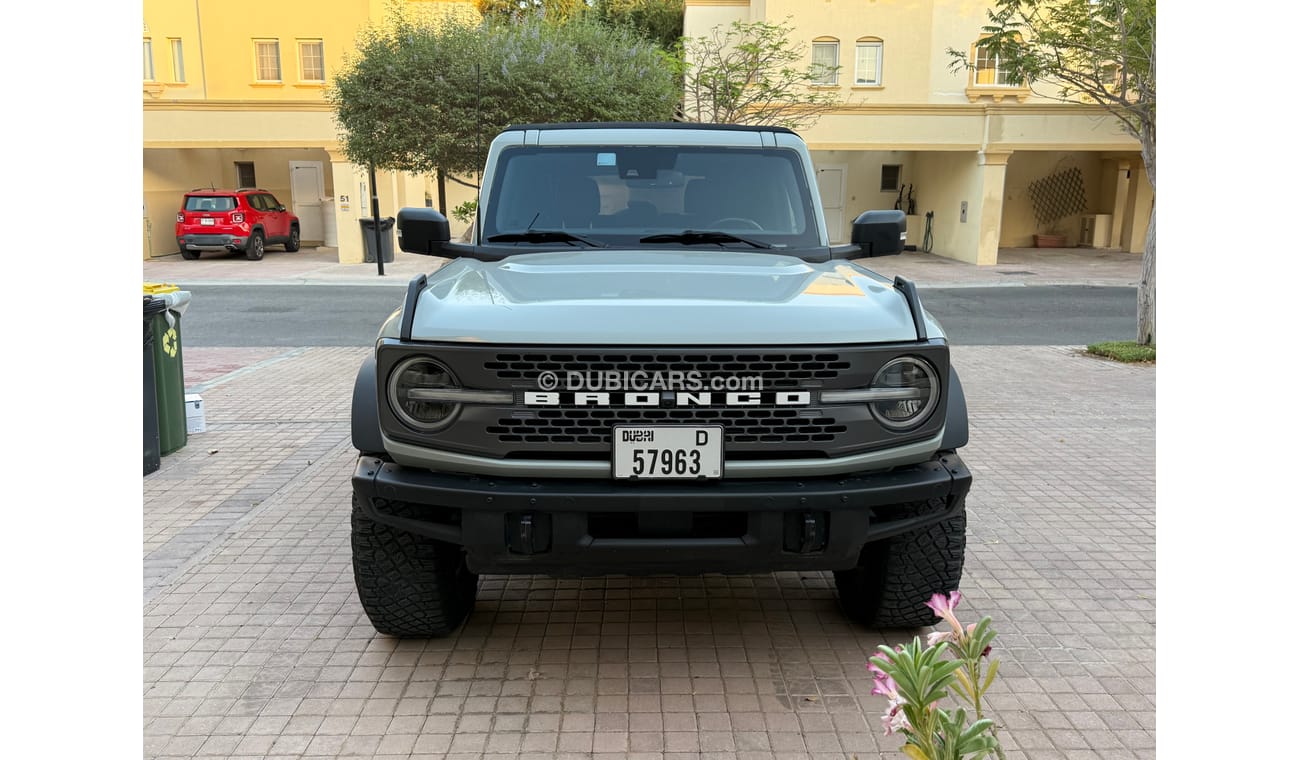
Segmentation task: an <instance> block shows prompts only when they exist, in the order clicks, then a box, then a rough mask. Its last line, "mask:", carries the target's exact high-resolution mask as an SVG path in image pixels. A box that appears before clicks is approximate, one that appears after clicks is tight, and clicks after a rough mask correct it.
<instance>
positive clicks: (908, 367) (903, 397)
mask: <svg viewBox="0 0 1300 760" xmlns="http://www.w3.org/2000/svg"><path fill="white" fill-rule="evenodd" d="M871 388H872V390H877V389H881V390H883V389H890V390H899V391H904V392H902V393H899V394H898V395H899V396H900V398H893V399H890V400H888V401H875V402H872V404H871V416H873V417H875V418H876V421H877V422H879V423H880V424H881V425H884V426H885V427H887V428H889V429H890V430H906V429H908V428H913V427H916V426H917V425H920V424H921V423H922V422H925V421H926V420H927V419H929V417H930V413H931V412H933V411H934V408H935V406H937V405H938V403H939V374H938V373H937V372H935V369H934V367H932V366H930V363H929V362H927V361H925V360H924V359H920V358H918V357H915V356H903V357H900V358H898V359H894V360H893V361H891V362H889V363H888V364H886V365H885V366H883V367H881V368H880V371H879V372H877V373H876V376H875V378H873V379H872V381H871Z"/></svg>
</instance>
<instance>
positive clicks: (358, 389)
mask: <svg viewBox="0 0 1300 760" xmlns="http://www.w3.org/2000/svg"><path fill="white" fill-rule="evenodd" d="M375 373H376V370H375V357H374V354H371V355H370V356H367V357H366V360H365V361H363V362H361V368H360V369H359V370H357V379H356V382H355V383H353V385H352V446H353V447H354V448H356V449H357V450H358V451H360V452H361V453H363V454H382V453H383V452H384V438H383V436H382V435H380V433H379V393H378V380H377V379H376V377H375Z"/></svg>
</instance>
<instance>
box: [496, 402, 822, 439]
mask: <svg viewBox="0 0 1300 760" xmlns="http://www.w3.org/2000/svg"><path fill="white" fill-rule="evenodd" d="M809 411H812V412H818V410H807V409H803V410H796V409H762V408H745V409H694V408H693V409H632V408H627V409H540V410H537V412H536V413H535V414H534V415H530V417H529V418H522V419H521V418H516V417H502V418H501V419H500V420H498V421H497V424H496V425H491V426H489V427H488V428H487V432H488V433H489V434H492V435H496V436H497V439H498V440H500V441H501V442H502V443H542V444H572V443H586V444H599V445H606V446H607V445H610V435H611V432H612V429H613V427H614V426H616V425H653V424H658V425H665V424H668V425H723V426H724V427H725V429H726V436H727V443H728V444H735V443H783V444H790V443H830V442H834V441H835V437H836V435H838V434H840V433H844V432H846V431H847V430H848V427H847V426H845V425H842V424H839V423H837V422H836V420H835V419H833V418H831V417H825V416H811V415H809V414H808V412H809ZM801 412H802V413H801Z"/></svg>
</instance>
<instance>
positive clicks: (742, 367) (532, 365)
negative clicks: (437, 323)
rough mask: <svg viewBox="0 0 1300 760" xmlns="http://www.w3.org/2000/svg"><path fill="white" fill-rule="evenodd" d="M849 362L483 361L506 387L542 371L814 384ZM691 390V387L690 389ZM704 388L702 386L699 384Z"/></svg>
mask: <svg viewBox="0 0 1300 760" xmlns="http://www.w3.org/2000/svg"><path fill="white" fill-rule="evenodd" d="M852 366H853V365H852V363H851V362H849V361H847V360H845V359H844V358H843V357H841V356H840V355H839V354H838V353H806V354H786V353H743V354H742V353H714V352H711V351H710V352H701V353H686V352H683V353H673V354H660V353H655V354H638V353H620V354H605V353H601V354H584V353H562V354H561V353H554V354H553V353H514V354H497V355H496V356H495V357H493V358H492V359H489V360H488V361H485V362H484V363H483V368H484V369H485V370H487V371H489V372H491V373H495V376H496V378H497V379H498V380H502V381H505V383H506V384H507V385H508V386H514V387H529V388H533V387H536V386H535V384H534V383H535V381H536V379H537V376H538V375H539V374H540V373H542V372H555V373H557V374H560V375H561V376H563V375H564V373H566V372H580V373H593V372H608V371H611V370H612V371H614V372H619V373H628V374H630V373H633V372H683V373H693V374H694V375H696V376H699V377H702V378H708V377H714V376H723V375H731V376H754V377H761V378H762V379H763V388H765V389H768V390H773V389H782V388H817V387H822V386H823V385H825V384H827V383H831V382H833V381H834V380H835V379H836V378H838V377H839V376H840V373H841V372H844V371H845V370H848V369H850V368H852ZM692 390H694V389H692ZM700 390H703V389H700Z"/></svg>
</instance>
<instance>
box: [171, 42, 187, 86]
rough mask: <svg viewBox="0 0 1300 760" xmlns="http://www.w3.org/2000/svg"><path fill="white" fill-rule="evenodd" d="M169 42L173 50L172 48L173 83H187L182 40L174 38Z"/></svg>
mask: <svg viewBox="0 0 1300 760" xmlns="http://www.w3.org/2000/svg"><path fill="white" fill-rule="evenodd" d="M169 42H171V48H172V81H173V82H184V81H185V53H184V51H183V50H182V49H181V41H180V38H178V37H172V38H171V39H170V40H169Z"/></svg>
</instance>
